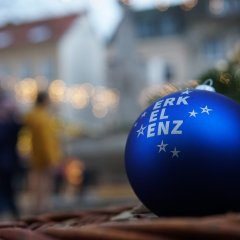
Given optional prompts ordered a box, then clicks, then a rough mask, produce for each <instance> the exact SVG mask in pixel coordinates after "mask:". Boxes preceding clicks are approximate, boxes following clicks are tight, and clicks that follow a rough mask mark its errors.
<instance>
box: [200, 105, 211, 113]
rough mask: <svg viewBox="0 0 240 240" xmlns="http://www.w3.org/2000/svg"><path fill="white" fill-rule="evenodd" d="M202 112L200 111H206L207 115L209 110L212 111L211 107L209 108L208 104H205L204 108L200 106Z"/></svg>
mask: <svg viewBox="0 0 240 240" xmlns="http://www.w3.org/2000/svg"><path fill="white" fill-rule="evenodd" d="M201 109H202V112H201V113H207V114H208V115H209V111H212V109H209V108H208V106H205V107H204V108H202V107H201Z"/></svg>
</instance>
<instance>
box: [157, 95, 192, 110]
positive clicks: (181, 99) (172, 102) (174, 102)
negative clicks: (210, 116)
mask: <svg viewBox="0 0 240 240" xmlns="http://www.w3.org/2000/svg"><path fill="white" fill-rule="evenodd" d="M188 98H189V96H185V97H184V96H180V97H178V98H177V99H176V98H167V99H165V101H164V100H159V101H157V102H156V103H155V105H154V107H153V110H156V109H159V108H161V107H166V106H174V105H180V104H183V105H188V102H187V99H188Z"/></svg>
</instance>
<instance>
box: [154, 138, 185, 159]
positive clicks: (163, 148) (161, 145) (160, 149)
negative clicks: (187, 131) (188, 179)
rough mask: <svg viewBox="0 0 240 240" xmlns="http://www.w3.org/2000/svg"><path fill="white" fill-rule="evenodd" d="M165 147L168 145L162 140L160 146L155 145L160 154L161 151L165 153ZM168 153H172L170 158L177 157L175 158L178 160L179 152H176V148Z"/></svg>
mask: <svg viewBox="0 0 240 240" xmlns="http://www.w3.org/2000/svg"><path fill="white" fill-rule="evenodd" d="M167 145H168V144H166V143H164V142H163V140H162V142H161V144H160V145H157V147H159V152H161V151H164V152H166V147H167ZM170 152H171V153H172V158H174V157H177V158H178V157H179V156H178V154H179V153H180V152H181V151H178V150H177V148H176V147H175V148H174V149H173V151H170Z"/></svg>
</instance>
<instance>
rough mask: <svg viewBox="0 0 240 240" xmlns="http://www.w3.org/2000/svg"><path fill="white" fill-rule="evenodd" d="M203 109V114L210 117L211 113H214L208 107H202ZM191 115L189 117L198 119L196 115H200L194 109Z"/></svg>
mask: <svg viewBox="0 0 240 240" xmlns="http://www.w3.org/2000/svg"><path fill="white" fill-rule="evenodd" d="M200 108H201V109H202V112H201V113H207V114H208V115H209V112H210V111H213V110H212V109H210V108H208V106H205V107H204V108H203V107H200ZM188 113H189V114H190V115H189V117H196V115H197V114H198V112H195V110H194V109H193V110H192V111H191V112H188Z"/></svg>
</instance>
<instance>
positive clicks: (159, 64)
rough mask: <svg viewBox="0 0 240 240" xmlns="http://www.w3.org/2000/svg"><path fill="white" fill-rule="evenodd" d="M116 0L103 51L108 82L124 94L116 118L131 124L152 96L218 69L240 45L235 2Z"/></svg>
mask: <svg viewBox="0 0 240 240" xmlns="http://www.w3.org/2000/svg"><path fill="white" fill-rule="evenodd" d="M119 2H121V6H122V9H123V15H124V16H123V20H122V22H121V23H120V25H119V26H118V28H117V30H116V33H115V34H114V36H113V38H112V39H111V40H110V42H109V44H108V54H107V56H108V58H107V59H108V66H109V67H108V81H110V82H111V84H112V86H113V87H117V88H118V89H120V92H121V96H122V98H123V99H122V98H121V99H120V106H119V108H120V109H121V104H122V109H123V111H125V113H123V112H122V111H119V116H118V118H120V116H125V115H127V116H128V117H129V119H131V121H132V122H133V121H134V120H135V119H136V117H137V116H138V114H139V113H140V111H139V105H141V104H142V105H143V106H144V105H146V102H147V101H148V98H149V99H150V97H151V95H155V94H158V95H161V94H160V91H161V90H162V89H164V88H165V89H166V91H167V90H168V89H169V87H170V88H171V85H172V84H173V85H174V84H178V85H180V86H181V85H184V84H186V83H187V82H189V83H191V82H192V80H195V79H198V77H199V76H200V75H201V74H203V72H204V71H206V70H208V69H209V68H211V67H213V66H217V67H219V68H223V67H224V64H225V63H226V59H228V58H229V57H231V55H232V54H233V52H234V50H235V49H234V47H237V46H238V45H239V43H240V41H239V39H240V32H239V29H238V22H239V18H240V15H239V13H240V1H237V0H201V1H198V0H189V1H186V2H185V3H183V4H182V5H177V6H170V5H168V4H167V2H165V3H162V4H161V5H160V3H161V2H160V1H159V5H158V4H157V5H156V7H155V8H154V9H147V10H135V9H133V8H131V5H129V4H130V3H131V1H119ZM156 2H157V1H156ZM128 91H129V92H130V93H129V92H128ZM142 96H143V99H142ZM144 97H145V98H144ZM130 99H131V100H130ZM126 105H127V106H126ZM136 105H138V106H137V107H136Z"/></svg>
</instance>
